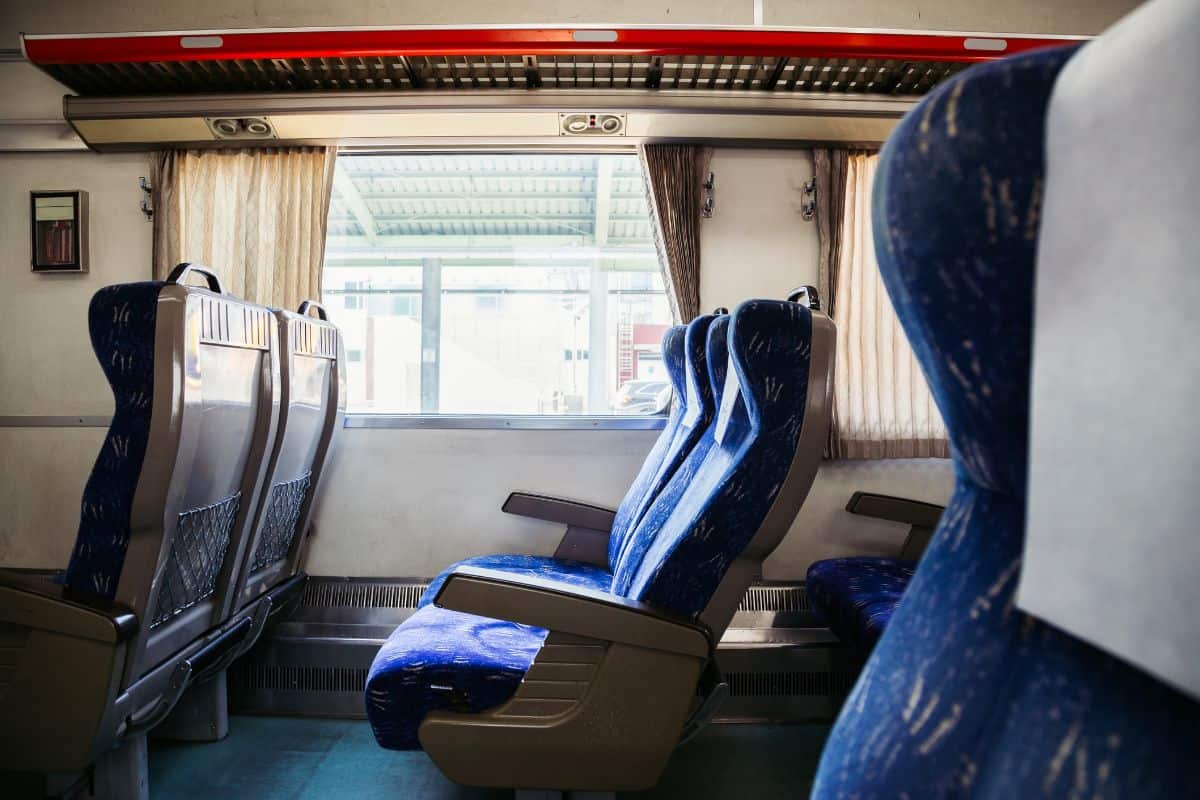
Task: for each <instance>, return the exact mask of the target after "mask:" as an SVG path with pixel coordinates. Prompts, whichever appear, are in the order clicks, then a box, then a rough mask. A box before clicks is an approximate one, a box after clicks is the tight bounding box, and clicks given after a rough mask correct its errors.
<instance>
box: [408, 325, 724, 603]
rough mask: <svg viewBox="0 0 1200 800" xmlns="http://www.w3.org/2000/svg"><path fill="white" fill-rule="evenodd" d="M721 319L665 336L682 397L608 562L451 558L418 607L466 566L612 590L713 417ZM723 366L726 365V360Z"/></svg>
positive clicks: (626, 502)
mask: <svg viewBox="0 0 1200 800" xmlns="http://www.w3.org/2000/svg"><path fill="white" fill-rule="evenodd" d="M716 319H719V317H717V316H713V315H709V314H706V315H703V316H700V317H697V318H696V319H694V320H692V321H691V322H690V323H689V324H687V325H686V326H685V325H676V326H674V327H672V328H670V329H668V330H667V333H666V335H665V336H664V337H663V363H664V364H665V365H666V367H667V374H668V376H669V377H670V380H671V385H672V388H673V390H674V395H675V398H676V400H677V402H675V403H674V404H672V408H671V413H670V416H668V417H667V422H666V425H665V426H664V427H663V429H662V432H661V433H659V435H658V438H657V439H656V440H655V442H654V446H653V447H652V448H651V449H650V452H649V453H648V454H647V456H646V459H645V461H644V462H642V468H641V469H640V470H639V471H638V474H637V477H636V478H635V479H634V481H633V483H632V484H630V486H629V490H628V491H627V492H626V493H625V497H624V499H623V500H622V501H621V505H620V506H618V508H617V510H616V513H615V514H614V516H613V521H612V528H611V530H610V531H609V538H608V563H607V565H606V566H602V565H599V564H590V563H586V562H583V561H578V560H575V559H569V558H561V557H557V556H536V555H523V554H496V555H485V556H474V557H472V558H467V559H463V560H462V561H457V562H455V563H453V564H451V565H450V566H449V567H447V568H446V569H445V570H443V571H442V572H441V573H440V574H439V575H438V576H437V577H436V578H434V580H433V581H432V582H431V583H430V585H429V588H428V589H426V590H425V592H424V594H423V595H422V596H421V599H420V601H419V602H418V608H421V607H424V606H427V605H429V604H430V603H431V602H432V601H433V598H434V597H436V596H437V593H438V592H439V591H440V590H441V588H442V585H443V584H444V583H445V582H446V578H447V577H448V576H449V575H450V574H451V573H452V572H454V570H456V569H458V568H460V567H479V568H483V569H495V570H501V571H503V572H508V573H511V574H513V575H521V576H530V577H538V578H545V579H549V580H559V581H562V582H563V583H566V584H568V585H571V586H583V587H587V588H592V589H602V590H607V589H608V586H609V584H611V583H612V572H613V570H614V569H616V565H617V562H618V561H619V560H620V557H621V551H622V549H623V548H624V547H625V544H626V542H627V541H628V540H629V537H630V535H631V534H632V533H633V530H634V529H635V528H636V527H637V524H638V522H639V521H640V520H641V518H642V515H643V514H645V513H646V509H647V508H649V507H650V505H651V504H652V503H653V502H654V498H655V497H657V496H658V493H659V492H660V491H662V488H663V487H664V486H666V484H667V482H668V481H669V480H670V479H671V476H672V475H674V474H675V470H677V469H678V468H679V465H680V464H681V463H683V461H684V459H686V458H687V456H688V453H690V452H691V450H692V447H693V446H694V445H695V443H696V442H697V441H698V440H699V438H700V436H701V434H702V433H703V432H704V429H705V428H706V427H707V426H708V423H709V421H710V420H711V419H712V417H713V413H714V404H713V389H712V383H711V380H710V375H709V368H708V366H707V356H706V353H707V347H708V333H709V327H710V326H711V325H712V323H713V321H714V320H716ZM721 369H722V370H723V369H724V366H723V365H722V367H721Z"/></svg>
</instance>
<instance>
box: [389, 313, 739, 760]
mask: <svg viewBox="0 0 1200 800" xmlns="http://www.w3.org/2000/svg"><path fill="white" fill-rule="evenodd" d="M700 319H701V320H704V322H702V323H701V325H697V326H696V328H694V329H693V327H692V326H691V325H689V326H688V331H689V332H691V331H693V330H695V333H694V334H692V335H693V336H698V334H699V333H700V331H701V330H703V332H704V335H705V340H706V347H705V348H704V350H705V355H704V357H699V354H698V353H697V352H696V350H695V349H693V348H691V347H689V348H687V351H686V352H687V356H688V357H687V359H686V363H687V372H688V373H691V374H690V375H689V376H688V379H687V382H686V386H687V387H689V388H688V390H687V391H688V394H689V395H690V396H691V400H692V402H698V403H699V404H701V406H702V408H704V409H707V410H706V411H701V413H700V414H699V415H696V416H697V419H698V420H699V421H702V422H703V423H704V427H703V428H702V429H701V430H700V434H701V435H700V437H699V443H697V444H696V445H695V446H694V447H693V448H691V449H690V450H689V452H688V453H687V454H686V456H685V458H684V459H683V466H682V467H681V469H680V471H681V472H688V473H690V472H692V471H694V470H695V466H690V465H698V464H699V463H701V462H703V460H704V455H705V453H707V452H708V449H709V446H710V444H711V442H712V437H713V432H712V428H713V427H714V425H713V418H712V417H713V415H712V409H713V408H714V407H715V406H716V405H719V404H720V402H721V390H722V388H723V387H724V385H725V372H726V366H727V364H728V360H729V354H728V344H727V341H726V339H727V334H728V331H729V317H728V316H720V317H716V318H715V319H714V318H711V317H708V318H705V317H701V318H700ZM710 323H711V324H710ZM695 324H696V323H695V322H693V323H692V325H695ZM698 368H704V369H706V370H707V371H708V375H707V377H706V378H705V379H704V380H698V379H697V378H696V376H695V370H696V369H698ZM702 387H704V388H702ZM688 405H690V403H689V404H688ZM674 438H683V437H674ZM662 439H663V437H662V436H660V437H659V441H660V442H661V441H662ZM653 455H654V453H653V451H652V452H651V457H653ZM650 460H651V459H650V458H647V462H649V461H650ZM643 471H644V472H645V471H647V470H646V468H645V467H643ZM686 485H687V480H686V479H680V480H678V481H669V482H668V486H669V487H672V489H675V490H677V489H679V488H680V487H686ZM631 493H632V490H631ZM653 505H654V504H652V507H653ZM648 531H649V528H647V531H639V532H637V533H634V534H633V536H641V537H642V538H643V539H645V538H648V537H649V535H650V534H649V533H648ZM631 533H632V532H631ZM630 538H633V537H630ZM641 552H642V551H641V550H640V549H639V550H638V551H637V553H638V554H637V555H630V556H629V557H630V558H640V553H641ZM461 567H478V568H484V569H498V570H500V571H503V572H505V573H508V574H510V575H514V576H520V577H530V578H543V579H548V580H550V581H553V582H555V583H560V584H563V585H567V586H574V587H579V588H583V589H590V590H593V591H600V592H610V591H612V587H613V573H612V572H610V571H609V570H606V569H604V568H602V567H598V566H596V565H594V564H584V563H582V562H577V561H563V560H559V559H553V558H548V557H545V556H522V555H494V556H482V557H478V558H471V559H466V560H465V561H461V562H459V563H458V564H455V565H454V566H452V567H451V568H450V569H448V570H446V571H445V572H443V573H442V574H441V575H439V576H438V578H437V580H436V581H434V582H433V583H432V584H431V585H430V587H429V588H428V589H427V590H426V591H425V593H424V595H422V597H421V601H420V603H419V604H418V610H417V612H416V613H415V614H414V615H413V616H412V617H410V618H409V619H408V620H406V621H405V623H404V624H403V625H401V626H400V627H399V628H397V629H396V631H395V632H394V633H393V634H392V636H391V637H390V638H389V639H388V641H387V642H385V643H384V645H383V648H382V649H381V650H380V654H379V656H377V657H376V659H375V665H376V666H379V665H381V664H385V663H386V664H387V665H388V667H387V668H384V667H382V666H380V669H379V673H378V674H379V676H380V677H379V679H378V680H377V681H373V680H371V679H368V688H367V706H368V709H371V708H374V714H373V715H372V716H371V719H372V725H373V727H374V729H375V735H376V738H377V739H378V740H379V743H380V744H382V745H383V746H384V747H389V748H392V749H396V750H406V749H414V748H418V747H419V746H420V743H419V742H418V741H417V727H418V726H419V725H420V722H421V718H422V717H423V716H424V715H425V714H426V713H428V712H429V711H430V710H434V709H438V708H458V709H460V710H466V711H472V712H476V711H483V710H485V709H487V708H491V707H493V706H496V705H499V704H500V703H501V702H503V701H504V700H507V699H508V698H509V697H511V696H512V694H513V692H514V691H516V688H517V686H518V684H520V682H521V680H522V678H524V676H525V674H526V672H527V671H528V670H529V667H530V665H531V664H532V663H533V659H534V657H535V656H536V655H537V653H538V650H540V649H541V647H542V644H543V642H544V641H545V639H546V636H547V634H548V631H547V630H546V629H544V628H538V627H533V626H528V625H519V624H517V623H514V622H507V621H502V620H495V619H485V618H479V617H475V616H473V615H470V614H461V613H458V612H455V611H449V610H446V609H443V608H438V607H437V606H435V605H434V599H435V598H436V597H437V596H438V593H439V592H440V591H441V588H442V586H443V584H444V583H445V582H446V580H447V579H448V578H449V577H450V576H451V575H453V574H454V573H455V572H456V571H457V570H458V569H459V568H461ZM456 643H461V646H460V645H458V644H456ZM451 653H453V657H452V658H451V659H450V660H449V661H447V658H446V656H447V655H449V654H451ZM400 664H407V665H409V666H407V667H403V668H401V667H400V666H399V665H400ZM398 668H399V669H402V675H403V677H402V678H400V679H399V680H388V678H387V677H385V676H386V674H387V670H388V669H398ZM371 674H372V676H374V675H376V674H377V673H376V669H375V666H373V667H372V673H371ZM373 686H375V687H379V686H386V690H384V691H375V690H373V689H372V687H373ZM433 686H441V687H446V688H451V689H452V691H448V692H447V691H435V690H433V689H432V688H431V687H433ZM377 719H378V720H379V722H378V724H377V723H376V720H377Z"/></svg>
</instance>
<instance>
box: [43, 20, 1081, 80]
mask: <svg viewBox="0 0 1200 800" xmlns="http://www.w3.org/2000/svg"><path fill="white" fill-rule="evenodd" d="M1070 41H1075V37H1061V36H1060V37H1031V36H1024V35H1021V36H1015V35H1001V36H996V35H989V34H963V33H912V32H903V33H902V32H861V31H828V30H803V29H774V30H772V29H762V28H712V29H694V28H665V27H652V28H625V29H598V28H478V29H446V28H428V27H417V28H398V29H344V30H293V31H288V30H283V31H267V32H248V31H241V32H238V31H200V32H188V33H147V34H116V35H79V36H36V35H31V36H25V37H24V38H23V44H24V48H25V52H26V55H27V56H28V57H29V59H30V61H32V62H33V63H34V64H37V65H38V66H39V67H41V68H42V69H44V70H45V71H46V72H47V73H49V74H50V75H52V76H53V77H54V78H56V79H57V80H59V81H61V82H62V83H64V84H66V85H67V86H68V87H70V88H71V89H72V90H73V91H75V92H78V93H79V94H82V95H85V96H109V95H144V94H195V93H205V92H220V93H237V92H315V91H319V92H359V91H387V92H398V91H399V92H407V91H438V90H442V91H445V90H463V89H469V90H487V89H540V88H548V89H601V90H615V91H620V90H678V89H686V90H701V91H703V90H715V91H732V90H745V91H750V92H775V93H785V94H786V93H795V92H806V93H808V92H812V93H832V94H837V93H850V94H877V95H892V96H896V95H899V96H916V95H921V94H924V93H925V92H927V91H928V90H929V89H931V88H932V87H933V86H935V85H936V84H937V83H938V82H940V81H942V80H944V79H945V78H947V77H949V76H950V75H953V74H954V73H955V72H957V71H959V70H960V69H962V68H963V67H964V66H966V65H968V64H970V63H972V62H977V61H985V60H990V59H992V58H997V57H1000V56H1003V55H1009V54H1012V53H1016V52H1020V51H1023V50H1029V49H1033V48H1037V47H1046V46H1052V45H1056V44H1063V43H1065V42H1070Z"/></svg>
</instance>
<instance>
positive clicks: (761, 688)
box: [725, 671, 854, 697]
mask: <svg viewBox="0 0 1200 800" xmlns="http://www.w3.org/2000/svg"><path fill="white" fill-rule="evenodd" d="M725 680H726V681H728V683H729V695H730V697H829V696H836V695H843V694H845V693H847V692H848V691H849V690H850V687H851V686H852V685H853V684H854V675H853V674H851V673H846V672H841V671H829V672H730V673H728V674H727V675H726V676H725Z"/></svg>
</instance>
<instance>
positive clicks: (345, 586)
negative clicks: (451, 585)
mask: <svg viewBox="0 0 1200 800" xmlns="http://www.w3.org/2000/svg"><path fill="white" fill-rule="evenodd" d="M428 588H429V584H428V583H421V582H416V581H414V582H410V583H393V582H390V581H388V582H384V581H380V582H367V581H333V580H328V579H324V580H321V579H317V580H310V581H309V582H308V584H307V585H306V586H305V587H304V596H303V597H302V598H301V599H300V605H301V606H303V607H308V608H314V607H315V608H416V607H417V602H418V601H419V600H420V599H421V595H423V594H424V593H425V590H426V589H428Z"/></svg>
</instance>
